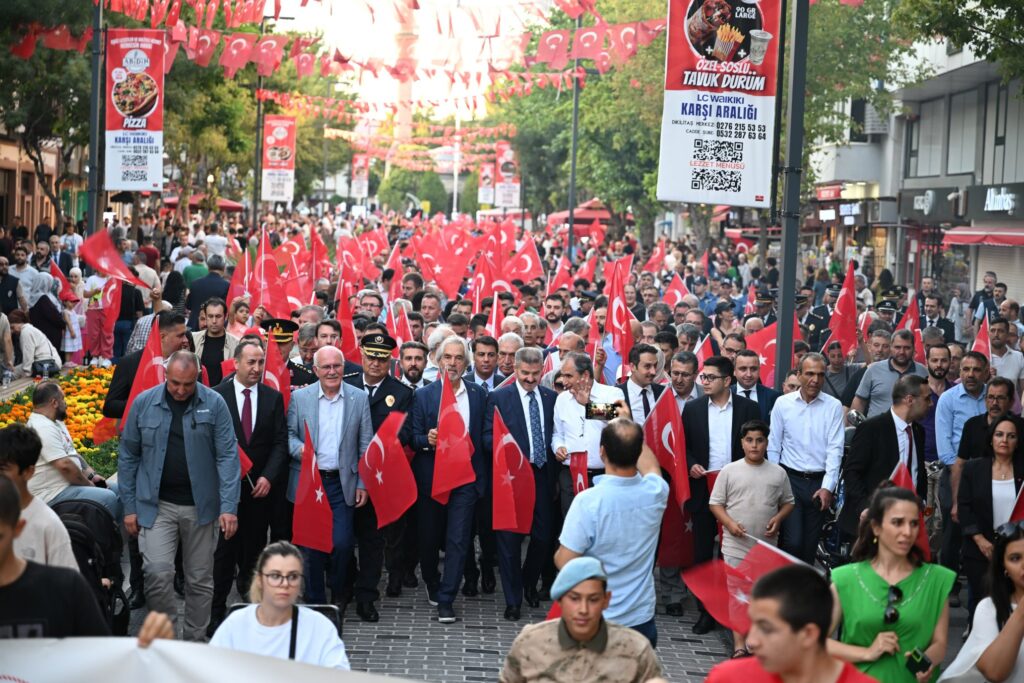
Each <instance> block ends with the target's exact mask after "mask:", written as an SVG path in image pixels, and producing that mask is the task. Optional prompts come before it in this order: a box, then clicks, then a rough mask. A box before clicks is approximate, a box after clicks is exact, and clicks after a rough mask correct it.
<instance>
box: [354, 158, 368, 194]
mask: <svg viewBox="0 0 1024 683" xmlns="http://www.w3.org/2000/svg"><path fill="white" fill-rule="evenodd" d="M349 195H350V196H351V197H352V198H353V199H366V198H368V197H369V196H370V155H369V154H353V155H352V187H351V191H350V192H349Z"/></svg>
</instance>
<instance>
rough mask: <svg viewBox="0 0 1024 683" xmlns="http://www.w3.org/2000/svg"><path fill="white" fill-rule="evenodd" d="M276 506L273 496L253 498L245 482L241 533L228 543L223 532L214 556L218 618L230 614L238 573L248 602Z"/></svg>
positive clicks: (214, 594) (238, 531) (240, 520)
mask: <svg viewBox="0 0 1024 683" xmlns="http://www.w3.org/2000/svg"><path fill="white" fill-rule="evenodd" d="M271 491H273V487H272V488H271ZM272 506H273V501H271V500H270V496H269V495H268V496H267V497H265V498H253V497H252V489H251V488H250V487H249V485H248V484H247V483H244V482H243V484H242V496H241V498H240V499H239V501H238V530H237V531H236V532H235V535H234V536H232V537H231V538H228V539H225V538H224V533H223V532H220V537H219V538H218V540H217V550H216V551H214V554H213V608H212V612H213V614H214V615H223V614H224V612H225V611H226V608H227V599H228V596H229V595H230V594H231V582H232V581H234V580H235V577H236V572H237V577H238V592H239V594H241V596H242V599H243V600H245V599H247V597H248V596H247V595H246V594H247V593H248V592H249V583H250V581H251V580H252V576H253V572H254V571H255V570H256V560H257V559H258V558H259V556H260V553H261V552H262V551H263V548H265V547H266V545H267V534H268V532H269V530H270V513H271V510H272Z"/></svg>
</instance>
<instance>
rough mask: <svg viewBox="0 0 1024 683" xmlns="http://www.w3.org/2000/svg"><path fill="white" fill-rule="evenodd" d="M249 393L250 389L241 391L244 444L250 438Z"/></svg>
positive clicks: (250, 399) (250, 414) (250, 401)
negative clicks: (242, 397) (242, 398)
mask: <svg viewBox="0 0 1024 683" xmlns="http://www.w3.org/2000/svg"><path fill="white" fill-rule="evenodd" d="M251 391H252V389H242V395H243V396H245V400H244V401H243V403H242V436H244V437H245V443H246V444H248V443H249V439H250V438H251V437H252V398H250V396H249V393H250V392H251Z"/></svg>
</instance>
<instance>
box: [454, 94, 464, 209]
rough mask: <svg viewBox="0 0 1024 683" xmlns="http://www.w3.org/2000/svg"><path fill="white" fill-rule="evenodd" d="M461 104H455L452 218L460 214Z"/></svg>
mask: <svg viewBox="0 0 1024 683" xmlns="http://www.w3.org/2000/svg"><path fill="white" fill-rule="evenodd" d="M460 123H461V119H460V117H459V104H458V102H456V103H455V152H454V154H453V158H452V218H453V219H454V218H455V216H456V215H457V214H458V213H459V164H460V162H461V152H462V136H461V135H460V134H459V124H460Z"/></svg>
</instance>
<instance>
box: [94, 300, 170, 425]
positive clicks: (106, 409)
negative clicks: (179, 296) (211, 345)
mask: <svg viewBox="0 0 1024 683" xmlns="http://www.w3.org/2000/svg"><path fill="white" fill-rule="evenodd" d="M157 320H158V323H157V325H158V329H159V330H160V348H161V350H162V354H163V360H164V361H166V360H167V359H168V358H170V357H171V354H172V353H174V352H175V351H179V350H183V349H188V328H187V327H185V316H183V315H181V314H180V313H173V312H171V311H164V312H163V313H161V314H160V315H159V316H157ZM145 352H146V350H145V349H141V350H139V351H136V352H134V353H129V354H128V355H126V356H122V357H121V358H120V359H119V360H118V362H117V366H116V367H115V368H114V376H113V377H111V378H110V387H109V388H108V389H107V398H106V400H105V401H104V402H103V416H104V417H110V418H113V419H115V420H119V419H121V418H123V417H124V416H125V414H126V413H127V412H128V407H129V406H128V396H129V395H130V394H131V391H132V381H133V380H134V379H135V375H136V374H138V371H139V362H140V361H141V360H142V354H143V353H145ZM146 388H147V389H148V388H149V387H146Z"/></svg>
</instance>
